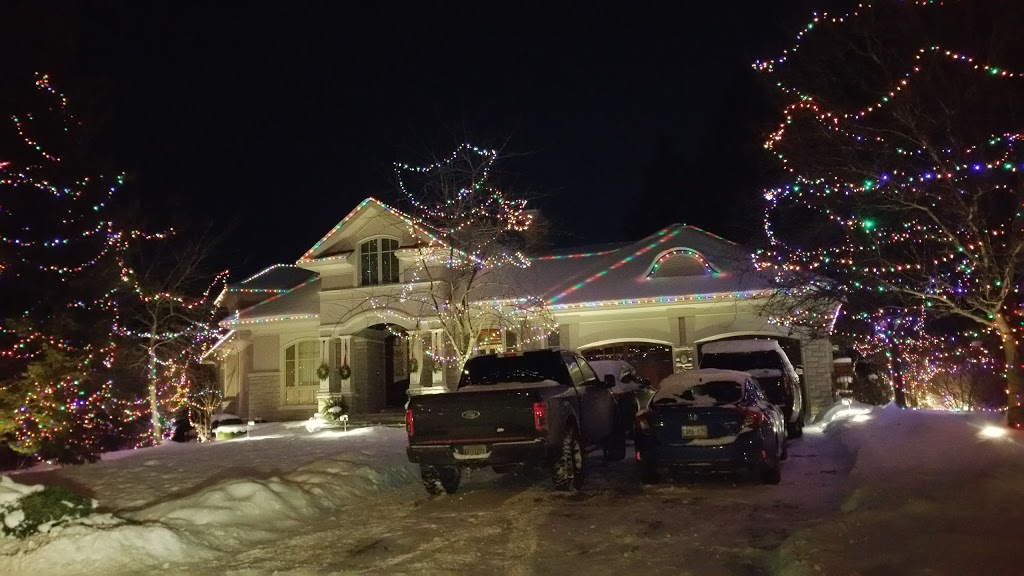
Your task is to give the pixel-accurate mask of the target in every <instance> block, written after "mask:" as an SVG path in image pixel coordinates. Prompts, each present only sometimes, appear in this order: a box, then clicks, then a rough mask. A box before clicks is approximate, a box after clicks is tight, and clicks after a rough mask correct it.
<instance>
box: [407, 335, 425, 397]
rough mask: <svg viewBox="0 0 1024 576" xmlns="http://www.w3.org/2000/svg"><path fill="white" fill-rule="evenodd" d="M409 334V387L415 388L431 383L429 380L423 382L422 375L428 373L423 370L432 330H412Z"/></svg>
mask: <svg viewBox="0 0 1024 576" xmlns="http://www.w3.org/2000/svg"><path fill="white" fill-rule="evenodd" d="M409 336H410V339H409V388H410V389H413V390H415V389H417V388H421V387H423V386H429V385H430V383H429V382H428V383H427V384H423V383H422V381H421V377H422V376H425V375H426V373H425V372H424V371H423V368H424V366H426V362H425V361H424V358H423V352H424V350H426V348H427V345H428V342H429V341H430V340H429V338H430V332H429V331H427V330H417V331H410V332H409Z"/></svg>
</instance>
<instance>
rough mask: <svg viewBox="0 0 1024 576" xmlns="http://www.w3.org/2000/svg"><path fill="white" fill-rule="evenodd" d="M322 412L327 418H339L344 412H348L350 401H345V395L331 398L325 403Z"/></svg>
mask: <svg viewBox="0 0 1024 576" xmlns="http://www.w3.org/2000/svg"><path fill="white" fill-rule="evenodd" d="M320 413H321V414H323V415H324V418H325V419H327V420H338V419H340V418H341V415H342V414H348V402H346V401H345V397H344V396H339V397H337V398H331V399H330V400H328V401H327V403H326V404H324V409H323V410H321V412H320Z"/></svg>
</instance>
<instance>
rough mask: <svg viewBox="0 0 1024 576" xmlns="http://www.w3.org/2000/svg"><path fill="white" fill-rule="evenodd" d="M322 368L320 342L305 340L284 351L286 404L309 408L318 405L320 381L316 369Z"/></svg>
mask: <svg viewBox="0 0 1024 576" xmlns="http://www.w3.org/2000/svg"><path fill="white" fill-rule="evenodd" d="M319 366H320V342H319V341H318V340H305V341H302V342H297V343H295V344H292V345H291V346H289V347H287V348H285V350H284V404H285V405H286V406H307V405H312V404H316V393H317V390H319V389H320V379H319V378H318V377H317V375H316V369H317V368H318V367H319Z"/></svg>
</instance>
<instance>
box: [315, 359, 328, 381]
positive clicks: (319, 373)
mask: <svg viewBox="0 0 1024 576" xmlns="http://www.w3.org/2000/svg"><path fill="white" fill-rule="evenodd" d="M330 375H331V368H330V367H329V366H328V365H327V364H326V363H325V364H321V365H320V366H319V367H318V368H317V369H316V377H317V378H319V379H321V380H327V377H328V376H330Z"/></svg>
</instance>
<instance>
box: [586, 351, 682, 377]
mask: <svg viewBox="0 0 1024 576" xmlns="http://www.w3.org/2000/svg"><path fill="white" fill-rule="evenodd" d="M580 352H582V353H583V357H584V358H586V359H587V360H625V361H626V362H629V363H630V365H632V366H633V368H636V371H637V372H638V373H639V374H640V375H641V376H643V377H644V378H647V379H648V380H650V381H651V383H653V384H654V385H655V386H657V385H658V383H659V382H661V379H662V378H664V377H665V376H668V375H669V374H671V373H672V372H673V369H672V347H671V346H666V345H664V344H651V343H650V342H616V343H615V344H608V345H606V346H600V347H595V348H584V349H582V350H580Z"/></svg>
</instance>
